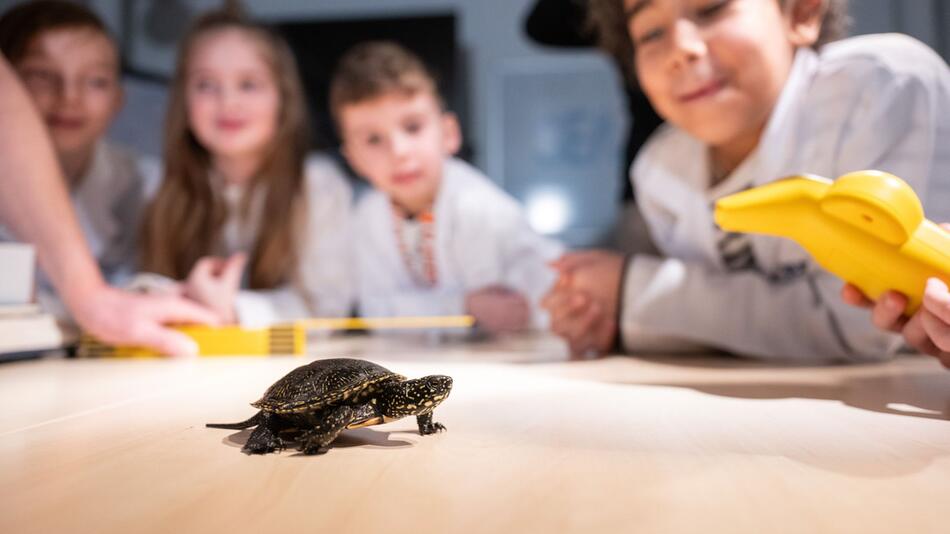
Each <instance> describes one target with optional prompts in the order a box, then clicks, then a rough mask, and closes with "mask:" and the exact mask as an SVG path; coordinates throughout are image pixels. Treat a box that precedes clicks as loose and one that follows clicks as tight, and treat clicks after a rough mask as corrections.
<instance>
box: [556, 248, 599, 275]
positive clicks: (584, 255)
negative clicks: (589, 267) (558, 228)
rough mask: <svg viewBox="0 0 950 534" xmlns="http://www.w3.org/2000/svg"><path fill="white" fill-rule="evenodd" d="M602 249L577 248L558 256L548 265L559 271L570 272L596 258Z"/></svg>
mask: <svg viewBox="0 0 950 534" xmlns="http://www.w3.org/2000/svg"><path fill="white" fill-rule="evenodd" d="M600 254H603V251H599V250H579V251H577V252H568V253H566V254H564V255H563V256H561V257H560V258H558V259H556V260H554V261H552V262H551V263H550V264H549V265H550V266H551V267H553V268H554V269H556V270H558V271H561V272H570V271H573V270H575V269H577V268H579V267H582V266H583V265H585V264H587V263H590V262H591V261H593V260H594V259H596V258H597V257H598V256H599V255H600Z"/></svg>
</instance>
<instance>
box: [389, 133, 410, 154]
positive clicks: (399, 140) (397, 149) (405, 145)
mask: <svg viewBox="0 0 950 534" xmlns="http://www.w3.org/2000/svg"><path fill="white" fill-rule="evenodd" d="M410 146H411V143H410V142H409V137H408V136H405V135H400V134H396V135H394V136H393V137H392V140H391V141H390V150H392V153H393V156H395V157H397V158H399V157H404V156H406V155H408V154H409V148H410Z"/></svg>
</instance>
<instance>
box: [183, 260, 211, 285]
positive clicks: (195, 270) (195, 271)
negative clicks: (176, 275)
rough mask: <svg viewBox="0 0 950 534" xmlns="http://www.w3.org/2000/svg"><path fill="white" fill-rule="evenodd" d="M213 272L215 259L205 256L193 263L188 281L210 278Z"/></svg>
mask: <svg viewBox="0 0 950 534" xmlns="http://www.w3.org/2000/svg"><path fill="white" fill-rule="evenodd" d="M214 270H215V258H212V257H211V256H205V257H204V258H201V259H200V260H198V261H196V262H195V265H194V267H192V268H191V272H190V273H188V280H199V279H206V278H210V277H211V275H212V273H213V272H214Z"/></svg>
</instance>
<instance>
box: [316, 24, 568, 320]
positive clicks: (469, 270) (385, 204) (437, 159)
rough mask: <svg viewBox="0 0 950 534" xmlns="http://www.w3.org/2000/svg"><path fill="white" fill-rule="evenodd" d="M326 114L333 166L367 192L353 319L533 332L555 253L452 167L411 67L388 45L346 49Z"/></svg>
mask: <svg viewBox="0 0 950 534" xmlns="http://www.w3.org/2000/svg"><path fill="white" fill-rule="evenodd" d="M330 108H331V110H332V113H333V115H334V117H335V119H336V121H337V127H338V129H339V131H340V134H341V138H342V140H343V143H342V148H343V154H344V156H345V157H346V158H347V161H349V163H350V165H351V166H352V167H353V169H354V170H355V171H356V172H357V174H359V175H361V176H363V177H365V178H366V179H367V180H369V182H370V183H371V184H372V185H373V187H374V189H375V190H374V191H371V192H369V193H367V194H366V195H365V196H364V197H363V198H361V199H360V201H359V203H358V206H357V207H356V222H355V223H354V226H355V227H356V230H355V233H356V236H355V238H354V246H355V255H356V265H357V270H358V275H357V276H358V283H357V285H358V288H359V289H358V294H359V307H360V312H361V314H363V315H366V316H392V315H403V316H405V315H455V314H461V313H469V314H471V315H473V316H474V317H475V319H476V321H477V324H478V325H479V326H480V327H481V328H483V329H484V330H486V331H488V332H507V331H515V330H522V329H525V328H529V327H539V326H542V324H543V321H544V317H543V315H542V314H541V313H540V311H539V310H538V301H539V300H540V298H541V296H542V295H543V294H544V293H545V292H546V291H547V290H548V288H549V287H550V285H551V283H552V282H553V280H554V273H553V271H552V270H551V269H550V268H549V267H548V266H547V264H546V263H547V262H548V261H550V260H552V259H553V258H555V257H557V256H558V254H559V253H560V247H559V246H558V245H557V244H555V243H553V242H551V241H549V240H547V239H545V238H543V237H541V236H539V235H538V234H536V233H535V232H533V231H532V230H531V228H530V227H529V226H528V224H527V221H526V219H525V217H524V216H523V214H522V212H521V209H520V207H519V206H518V204H517V203H516V202H515V201H514V199H512V198H511V197H509V196H508V195H507V194H505V193H504V192H503V191H501V190H500V189H499V188H498V187H496V186H495V185H494V184H493V183H492V182H491V181H490V180H488V179H487V178H486V177H485V176H483V175H482V174H481V173H479V172H478V171H477V170H475V169H474V168H472V167H471V166H469V165H468V164H466V163H464V162H462V161H460V160H458V159H454V158H453V157H452V155H453V154H454V153H455V152H456V151H457V150H458V148H459V145H460V143H461V133H460V131H459V126H458V123H457V122H456V119H455V117H454V115H452V114H451V113H448V112H446V111H444V109H443V104H442V101H441V98H440V97H439V95H438V93H437V90H436V85H435V81H434V80H433V78H432V76H431V75H430V74H429V72H428V71H427V69H426V68H425V67H424V66H423V64H422V63H421V61H420V60H419V59H418V58H417V57H415V56H414V55H412V54H411V53H410V52H408V51H407V50H405V49H403V48H402V47H400V46H399V45H396V44H394V43H390V42H370V43H364V44H362V45H359V46H357V47H356V48H354V49H353V50H351V51H350V52H348V53H347V54H346V55H345V56H344V57H343V58H342V59H341V60H340V65H339V67H338V68H337V71H336V73H335V75H334V77H333V81H332V83H331V87H330Z"/></svg>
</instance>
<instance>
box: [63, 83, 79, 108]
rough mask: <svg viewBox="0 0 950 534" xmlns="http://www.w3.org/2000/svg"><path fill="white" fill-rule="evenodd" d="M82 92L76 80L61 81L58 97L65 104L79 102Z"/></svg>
mask: <svg viewBox="0 0 950 534" xmlns="http://www.w3.org/2000/svg"><path fill="white" fill-rule="evenodd" d="M82 90H83V88H82V83H81V82H79V81H77V80H63V81H62V82H61V83H60V84H59V96H60V98H61V99H62V100H63V101H64V102H66V103H75V102H77V101H79V99H80V98H81V96H82Z"/></svg>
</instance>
